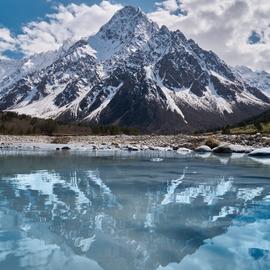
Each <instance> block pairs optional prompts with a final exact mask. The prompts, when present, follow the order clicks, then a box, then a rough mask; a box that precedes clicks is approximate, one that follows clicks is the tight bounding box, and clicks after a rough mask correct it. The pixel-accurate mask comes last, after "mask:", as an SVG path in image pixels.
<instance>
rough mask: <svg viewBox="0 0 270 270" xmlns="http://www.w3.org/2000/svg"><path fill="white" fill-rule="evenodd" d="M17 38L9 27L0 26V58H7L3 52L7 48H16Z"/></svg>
mask: <svg viewBox="0 0 270 270" xmlns="http://www.w3.org/2000/svg"><path fill="white" fill-rule="evenodd" d="M15 47H16V40H15V39H14V38H13V37H12V35H11V33H10V31H9V30H8V29H7V28H0V59H1V58H5V57H4V56H3V55H2V53H3V52H5V51H7V50H14V49H15Z"/></svg>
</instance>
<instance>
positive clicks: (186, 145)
mask: <svg viewBox="0 0 270 270" xmlns="http://www.w3.org/2000/svg"><path fill="white" fill-rule="evenodd" d="M268 147H270V136H264V135H261V134H256V135H198V136H190V135H171V136H156V135H141V136H126V135H115V136H65V137H49V136H10V135H0V148H1V149H27V150H29V149H41V150H113V149H120V150H129V151H141V150H166V151H188V150H195V151H198V152H208V151H214V152H216V153H231V152H236V153H249V152H251V151H253V150H255V149H260V148H268Z"/></svg>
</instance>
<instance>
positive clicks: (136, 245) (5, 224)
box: [0, 152, 270, 270]
mask: <svg viewBox="0 0 270 270" xmlns="http://www.w3.org/2000/svg"><path fill="white" fill-rule="evenodd" d="M269 163H270V162H269V161H268V160H267V159H262V160H255V159H251V158H248V157H244V156H241V155H233V156H226V155H225V156H215V155H210V154H209V155H205V156H199V155H195V154H187V155H180V154H177V155H171V156H167V157H163V156H162V155H161V154H159V153H156V154H153V153H145V154H140V153H138V154H133V155H132V154H130V155H129V154H126V155H118V156H117V157H116V156H114V157H110V156H107V157H106V156H103V157H94V156H89V155H88V156H87V155H85V154H80V153H46V152H43V153H39V152H37V153H29V152H25V153H24V152H0V269H1V270H17V269H20V270H21V269H24V270H62V269H65V270H73V269H76V270H98V269H99V270H101V269H104V270H155V269H158V270H176V269H177V270H178V269H179V270H190V269H192V270H216V269H218V270H225V269H226V270H232V269H237V270H244V269H245V270H253V269H254V270H260V269H261V270H269V269H270V164H269Z"/></svg>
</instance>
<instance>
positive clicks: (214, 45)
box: [149, 0, 270, 71]
mask: <svg viewBox="0 0 270 270" xmlns="http://www.w3.org/2000/svg"><path fill="white" fill-rule="evenodd" d="M180 2H181V3H180ZM177 8H181V9H182V10H184V11H186V12H187V16H182V15H175V13H174V11H175V10H176V9H177ZM269 14H270V1H265V0H245V1H244V0H211V1H209V0H181V1H177V0H166V1H162V2H158V3H157V9H156V11H155V12H153V13H151V14H149V17H150V18H151V19H153V20H154V21H156V22H158V23H159V24H160V25H162V24H165V25H167V26H168V27H169V28H170V29H172V30H175V29H180V30H181V31H182V32H183V33H184V34H185V35H186V36H187V37H189V38H192V39H194V40H195V41H196V42H197V43H199V45H200V46H201V47H203V48H205V49H211V50H213V51H214V52H216V53H217V54H218V55H219V56H220V57H221V58H223V59H224V60H225V61H227V62H228V63H229V64H231V65H240V64H241V65H247V66H250V67H252V68H255V69H265V70H268V71H270V17H269ZM252 31H256V32H257V33H259V34H260V35H261V43H258V44H249V43H248V42H247V41H248V39H249V37H250V35H251V33H252Z"/></svg>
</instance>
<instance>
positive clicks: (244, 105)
mask: <svg viewBox="0 0 270 270" xmlns="http://www.w3.org/2000/svg"><path fill="white" fill-rule="evenodd" d="M249 74H251V73H249V72H245V68H232V67H230V66H229V65H227V64H226V63H225V62H224V61H222V60H221V59H220V58H219V57H218V56H217V55H216V54H214V53H213V52H212V51H205V50H203V49H201V48H200V47H199V46H198V45H197V44H196V43H195V42H194V41H193V40H189V39H187V38H186V37H185V36H184V35H183V33H181V32H180V31H178V30H177V31H174V32H172V31H169V30H168V28H166V27H165V26H162V27H161V28H159V27H158V25H157V24H155V23H154V22H152V21H151V20H149V19H148V17H147V16H146V15H145V14H144V13H143V12H142V11H141V10H140V9H137V8H135V7H131V6H127V7H125V8H123V9H122V10H120V11H118V12H117V13H116V14H115V15H114V16H113V17H112V19H111V20H110V21H109V22H108V23H107V24H105V25H104V26H103V27H102V28H101V29H100V31H99V32H98V33H97V34H96V35H95V36H91V37H87V38H84V39H81V40H79V41H78V42H76V43H74V44H65V45H64V46H63V47H62V48H60V49H59V50H57V51H54V52H47V53H42V54H38V55H34V56H32V57H30V58H26V59H23V60H20V61H15V60H5V61H1V62H0V110H11V111H15V112H18V113H21V114H28V115H31V116H37V117H43V118H54V119H60V120H64V121H79V122H90V123H98V124H102V125H119V126H125V127H135V128H139V129H140V130H142V131H144V132H163V133H173V132H190V131H198V130H208V129H214V128H218V127H222V126H225V125H227V124H234V123H237V122H240V121H242V120H245V119H246V118H250V117H253V116H256V115H258V114H260V113H262V112H264V111H265V110H267V109H268V108H270V99H269V97H267V95H266V94H267V88H268V86H269V84H268V85H267V83H266V84H265V85H263V87H262V86H261V85H260V83H259V82H258V80H257V78H256V76H254V77H253V76H252V79H251V76H250V75H249ZM253 78H254V79H253ZM259 80H260V79H259ZM268 83H269V80H268ZM264 86H265V87H266V88H264ZM262 91H264V93H263V92H262ZM269 92H270V91H269Z"/></svg>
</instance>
